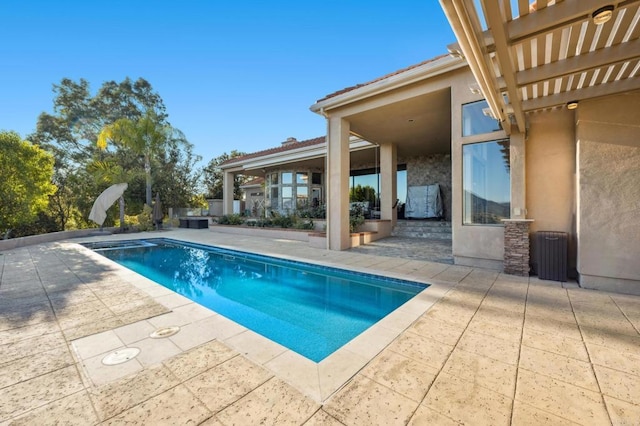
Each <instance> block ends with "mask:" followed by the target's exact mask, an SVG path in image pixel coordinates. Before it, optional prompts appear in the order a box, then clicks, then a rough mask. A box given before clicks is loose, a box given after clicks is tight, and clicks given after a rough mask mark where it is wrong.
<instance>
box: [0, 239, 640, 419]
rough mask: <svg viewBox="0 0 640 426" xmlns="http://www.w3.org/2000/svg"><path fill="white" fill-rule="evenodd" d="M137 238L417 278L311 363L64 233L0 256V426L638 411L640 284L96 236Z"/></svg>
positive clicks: (244, 244)
mask: <svg viewBox="0 0 640 426" xmlns="http://www.w3.org/2000/svg"><path fill="white" fill-rule="evenodd" d="M153 237H168V238H175V239H181V240H185V241H192V242H198V243H205V244H211V245H217V246H223V247H228V248H235V249H238V250H245V251H252V252H256V253H263V254H269V255H272V256H279V257H285V258H289V259H300V260H306V261H310V262H312V263H321V264H325V265H333V266H337V267H343V268H348V269H354V270H367V271H369V272H372V273H377V274H380V275H387V276H393V277H399V278H406V279H413V280H418V281H426V282H431V283H434V286H433V287H431V288H430V290H429V291H425V292H423V293H422V294H421V295H420V296H418V297H417V298H416V299H417V300H416V301H415V302H414V301H412V302H413V303H412V304H411V305H409V306H408V307H405V308H404V309H403V310H398V311H396V312H394V313H393V314H392V317H391V318H388V319H387V320H386V322H385V323H384V324H383V325H381V324H378V325H376V326H374V327H372V329H373V330H372V331H371V332H365V334H366V335H365V336H361V337H360V338H358V339H359V340H358V341H357V342H356V341H355V340H354V342H355V343H354V342H351V343H349V344H348V345H346V346H348V347H347V348H345V349H344V351H342V352H341V353H340V355H337V356H336V357H334V359H332V360H331V362H329V363H325V364H322V363H321V364H315V363H311V362H310V361H308V360H307V361H308V362H307V363H305V362H304V359H302V360H301V358H302V357H300V356H296V355H295V354H292V353H291V352H290V351H286V348H282V347H280V346H279V345H277V344H274V343H273V342H270V341H268V340H266V339H264V338H261V337H260V336H257V335H255V333H252V332H250V331H249V330H246V329H245V328H243V327H241V326H239V325H237V324H235V323H233V322H232V321H229V320H227V319H225V318H224V317H222V316H220V315H217V314H215V313H214V312H212V311H209V310H208V309H205V308H202V307H200V306H198V305H196V304H193V303H191V302H190V301H189V300H188V299H185V298H183V297H181V296H178V295H176V294H175V293H173V292H171V291H169V290H167V289H165V288H164V287H162V286H159V285H157V284H155V283H153V282H151V281H149V280H147V279H145V278H142V277H140V276H138V275H137V274H135V273H133V272H130V271H127V270H125V269H123V268H121V267H119V265H115V264H113V263H112V262H110V261H107V260H106V259H103V258H102V257H101V256H99V255H97V254H95V253H93V252H90V251H89V250H87V249H85V248H84V247H81V246H79V245H77V242H78V240H68V241H64V242H59V243H48V244H40V245H34V246H29V247H23V248H19V249H15V250H8V251H4V252H0V354H1V356H0V424H39V425H40V424H82V425H90V424H121V423H137V424H207V425H232V424H238V425H245V424H306V425H320V424H322V425H325V424H329V425H330V424H335V425H340V424H344V425H371V424H384V425H388V424H407V423H408V424H414V425H418V424H438V425H439V424H443V425H449V424H451V425H454V424H477V425H482V424H487V425H501V424H504V425H508V424H512V425H530V424H553V425H563V424H567V425H570V424H585V425H601V424H602V425H606V424H614V425H623V424H638V422H639V420H638V419H640V333H639V330H640V297H637V296H626V295H618V294H609V293H603V292H596V291H589V290H584V289H580V288H575V286H571V285H568V286H566V287H568V288H563V287H562V286H561V285H559V283H555V282H548V281H540V280H538V279H536V278H533V277H532V278H529V279H527V278H518V277H513V276H508V275H503V274H498V273H496V272H493V271H488V270H482V269H471V268H465V267H460V266H455V265H448V264H439V263H432V262H427V261H422V260H410V259H402V258H389V257H381V256H374V255H368V254H362V253H357V252H330V251H326V250H318V249H313V248H309V247H308V245H307V244H306V243H301V242H296V241H288V240H268V239H261V238H255V237H240V236H237V235H224V234H219V233H215V232H208V231H206V230H187V229H184V230H171V231H165V232H160V233H147V234H133V235H125V236H111V237H106V238H105V237H101V238H99V239H101V240H106V239H108V240H112V239H123V238H125V239H132V238H153ZM168 325H179V326H180V327H181V330H180V332H179V333H177V334H175V335H174V336H171V337H168V338H166V339H150V338H149V337H148V335H149V333H150V332H152V331H153V330H155V329H157V328H159V327H164V326H168ZM125 347H137V348H139V349H141V353H140V355H139V356H138V357H136V358H135V359H133V360H131V361H128V362H125V363H124V364H120V365H118V366H113V367H107V366H104V365H103V364H102V363H101V362H100V361H101V359H102V357H103V356H104V355H105V354H106V353H109V352H111V351H113V350H114V349H122V348H125ZM310 364H311V365H310Z"/></svg>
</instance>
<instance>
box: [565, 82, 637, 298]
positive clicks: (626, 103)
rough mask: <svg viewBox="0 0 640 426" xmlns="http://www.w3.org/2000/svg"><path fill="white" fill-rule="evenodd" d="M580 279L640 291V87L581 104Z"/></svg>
mask: <svg viewBox="0 0 640 426" xmlns="http://www.w3.org/2000/svg"><path fill="white" fill-rule="evenodd" d="M577 118H578V120H577V129H576V136H577V167H578V183H577V185H578V186H577V210H578V220H577V232H578V273H579V274H580V284H581V285H582V286H583V287H586V288H596V289H604V290H611V291H619V292H622V293H633V294H640V93H638V92H635V93H631V94H625V95H619V96H612V97H608V98H603V99H594V100H589V101H583V102H581V103H580V107H579V108H578V110H577Z"/></svg>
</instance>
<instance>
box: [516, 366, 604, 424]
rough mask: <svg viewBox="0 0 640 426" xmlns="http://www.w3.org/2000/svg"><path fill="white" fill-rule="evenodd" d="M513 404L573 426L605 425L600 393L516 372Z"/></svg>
mask: <svg viewBox="0 0 640 426" xmlns="http://www.w3.org/2000/svg"><path fill="white" fill-rule="evenodd" d="M516 400H520V401H522V402H524V403H526V404H529V405H532V406H534V407H536V408H538V409H540V410H543V411H548V412H550V413H552V414H554V415H556V416H558V417H565V418H570V419H572V420H575V421H576V422H577V423H582V424H589V425H604V424H608V423H609V416H608V414H607V411H606V409H605V405H604V401H603V400H602V396H601V395H600V393H597V392H593V391H589V390H587V389H584V388H581V387H577V386H574V385H571V384H569V383H564V382H561V381H559V380H555V379H553V378H551V377H548V376H543V375H541V374H536V373H532V372H529V371H527V370H522V369H520V370H519V371H518V382H517V384H516Z"/></svg>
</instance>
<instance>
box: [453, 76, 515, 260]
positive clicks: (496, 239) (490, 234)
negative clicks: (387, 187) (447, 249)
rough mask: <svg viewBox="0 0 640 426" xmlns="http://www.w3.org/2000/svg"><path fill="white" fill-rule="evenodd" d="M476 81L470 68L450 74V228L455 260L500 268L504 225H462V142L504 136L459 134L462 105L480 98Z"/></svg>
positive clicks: (503, 136)
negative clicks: (473, 91)
mask: <svg viewBox="0 0 640 426" xmlns="http://www.w3.org/2000/svg"><path fill="white" fill-rule="evenodd" d="M472 86H473V87H477V83H476V81H475V79H474V77H473V74H471V71H469V70H461V71H459V72H457V73H456V75H455V76H452V77H451V181H452V188H453V198H452V201H451V229H452V243H453V244H452V248H453V257H454V260H455V263H456V264H459V265H468V266H478V267H486V268H493V269H498V270H502V261H503V257H504V227H503V226H499V225H491V226H485V225H462V146H463V145H464V144H467V143H474V142H482V141H490V140H495V139H502V138H505V137H506V135H505V133H504V132H503V131H500V132H494V133H488V134H484V135H477V136H471V137H462V105H463V104H466V103H468V102H474V101H478V100H481V99H483V97H482V94H474V93H472V92H471V90H470V87H472Z"/></svg>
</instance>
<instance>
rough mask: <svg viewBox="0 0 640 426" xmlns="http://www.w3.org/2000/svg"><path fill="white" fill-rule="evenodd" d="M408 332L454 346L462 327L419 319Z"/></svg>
mask: <svg viewBox="0 0 640 426" xmlns="http://www.w3.org/2000/svg"><path fill="white" fill-rule="evenodd" d="M408 331H411V332H412V333H416V334H419V335H421V336H422V337H426V338H429V339H433V340H436V341H438V342H441V343H446V344H447V345H455V344H456V343H458V340H460V337H462V333H463V332H464V327H462V326H458V325H454V324H451V323H447V322H442V321H438V320H436V319H432V318H429V319H427V318H425V317H421V318H419V319H418V320H417V321H416V322H415V323H414V324H413V325H412V326H411V327H410V328H409V330H408Z"/></svg>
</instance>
